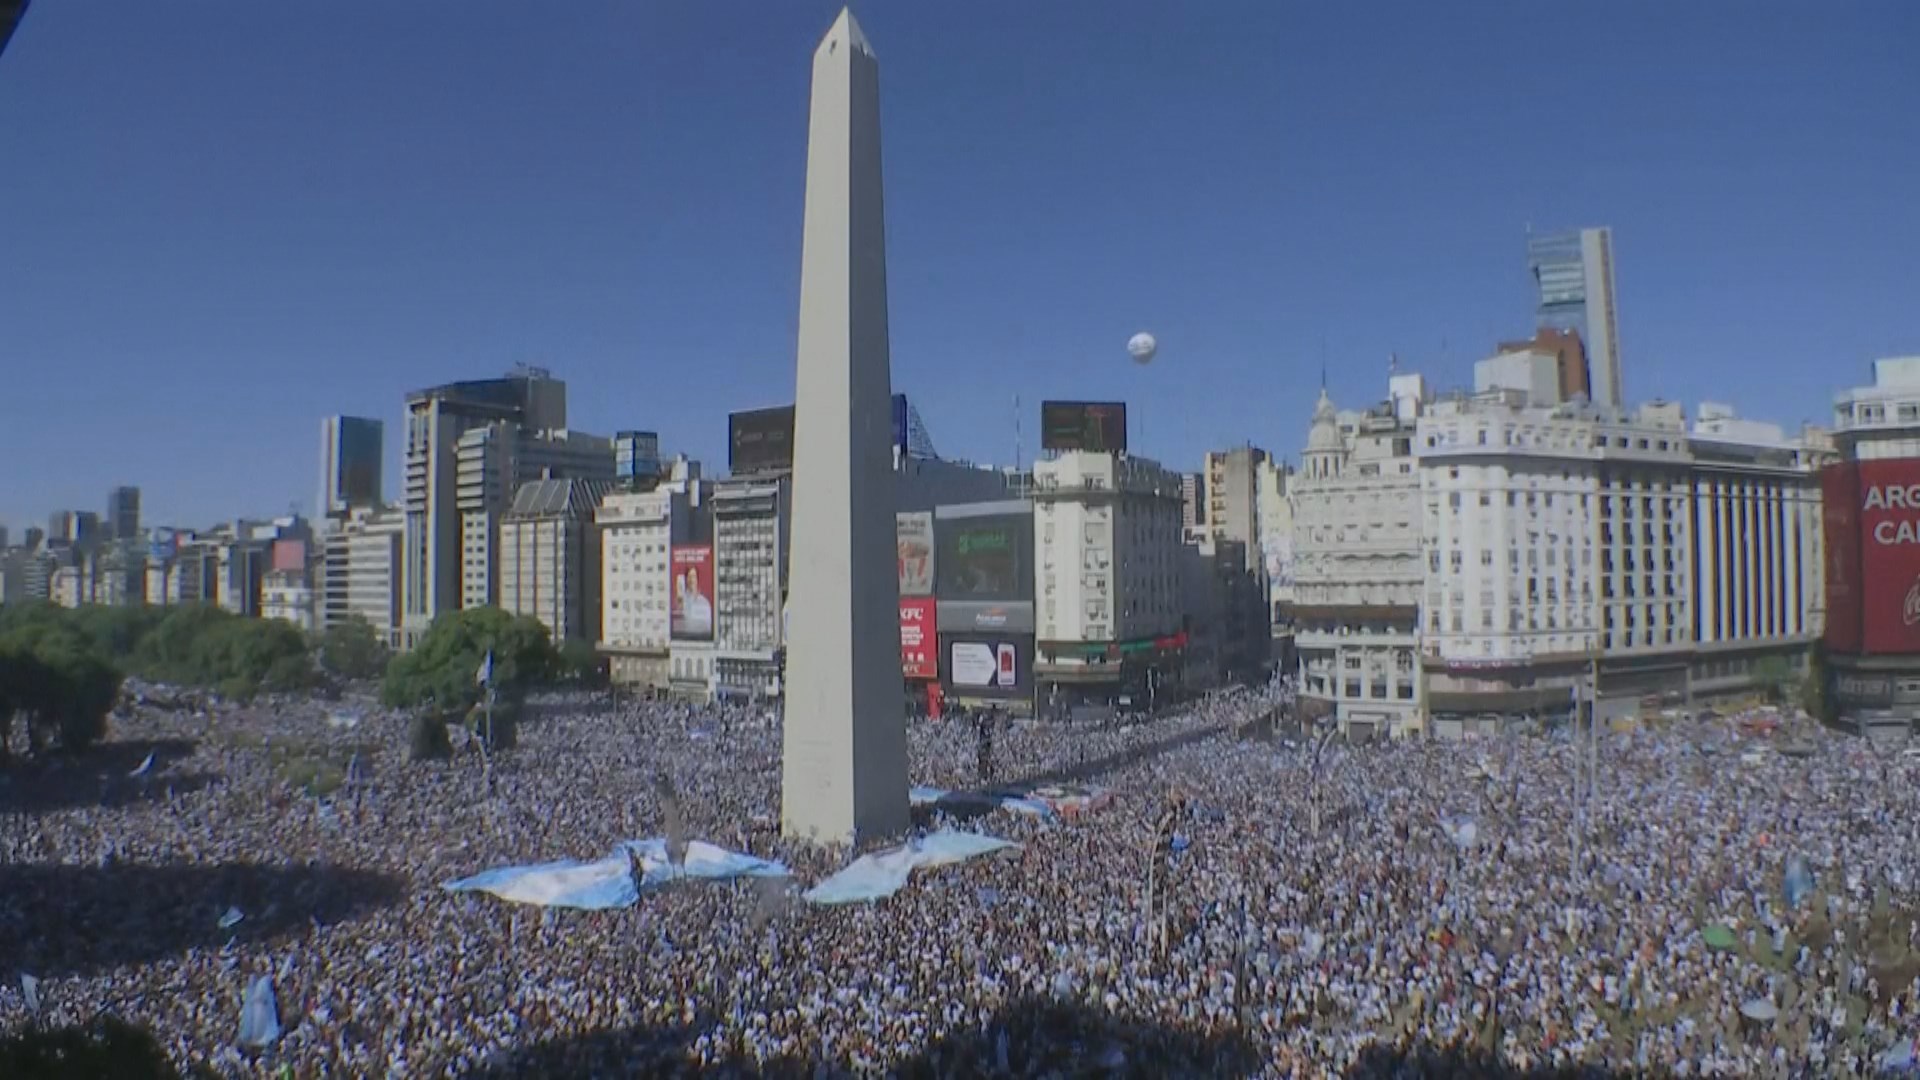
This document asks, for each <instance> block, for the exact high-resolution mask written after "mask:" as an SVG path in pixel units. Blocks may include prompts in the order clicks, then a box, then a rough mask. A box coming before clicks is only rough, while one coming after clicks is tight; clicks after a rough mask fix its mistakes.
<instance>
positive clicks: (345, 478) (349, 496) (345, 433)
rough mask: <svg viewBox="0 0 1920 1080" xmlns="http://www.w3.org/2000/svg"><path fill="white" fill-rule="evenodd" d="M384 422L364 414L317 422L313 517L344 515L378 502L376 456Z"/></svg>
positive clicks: (381, 444)
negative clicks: (317, 486)
mask: <svg viewBox="0 0 1920 1080" xmlns="http://www.w3.org/2000/svg"><path fill="white" fill-rule="evenodd" d="M385 442H386V425H384V424H382V423H381V422H380V421H378V420H370V419H367V418H366V417H364V416H329V417H327V418H326V419H324V420H322V421H320V501H319V504H318V505H316V506H315V507H314V513H315V516H317V517H322V518H326V517H332V516H335V515H338V514H344V513H346V512H347V511H349V510H351V509H353V508H354V507H356V506H378V505H380V486H381V485H380V474H381V465H380V457H381V453H382V452H383V450H384V448H385Z"/></svg>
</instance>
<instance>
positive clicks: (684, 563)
mask: <svg viewBox="0 0 1920 1080" xmlns="http://www.w3.org/2000/svg"><path fill="white" fill-rule="evenodd" d="M671 554H672V559H673V595H672V596H671V597H670V598H669V603H670V604H671V607H669V608H668V611H667V618H668V624H669V629H670V631H671V633H672V636H673V639H674V640H675V641H712V640H713V548H712V547H711V546H710V545H707V544H680V545H675V546H674V548H673V551H672V553H671Z"/></svg>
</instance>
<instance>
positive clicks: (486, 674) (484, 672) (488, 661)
mask: <svg viewBox="0 0 1920 1080" xmlns="http://www.w3.org/2000/svg"><path fill="white" fill-rule="evenodd" d="M473 681H474V683H475V685H478V686H491V685H492V684H493V650H492V649H488V650H487V655H486V657H485V658H483V659H482V660H481V661H480V670H479V671H476V672H474V673H473Z"/></svg>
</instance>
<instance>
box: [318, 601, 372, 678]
mask: <svg viewBox="0 0 1920 1080" xmlns="http://www.w3.org/2000/svg"><path fill="white" fill-rule="evenodd" d="M387 661H388V655H387V646H386V644H385V643H384V642H382V641H381V640H380V635H379V634H377V633H375V632H374V629H373V624H372V623H370V622H368V621H367V620H365V619H363V618H361V617H359V616H358V615H355V616H352V617H350V618H347V619H344V620H342V621H340V622H337V623H334V624H333V625H332V626H329V627H327V629H326V632H325V633H323V634H321V635H320V668H321V670H323V671H325V672H326V673H327V674H329V675H333V676H335V677H337V678H341V679H346V680H349V681H354V680H360V679H376V678H379V677H380V675H381V674H382V673H384V672H385V671H386V670H387Z"/></svg>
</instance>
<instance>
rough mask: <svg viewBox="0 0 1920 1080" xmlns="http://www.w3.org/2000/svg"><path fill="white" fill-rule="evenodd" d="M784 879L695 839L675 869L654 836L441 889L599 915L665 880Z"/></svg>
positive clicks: (757, 862)
mask: <svg viewBox="0 0 1920 1080" xmlns="http://www.w3.org/2000/svg"><path fill="white" fill-rule="evenodd" d="M635 861H638V862H639V864H640V868H641V869H640V881H639V882H638V884H636V883H635V881H634V867H633V864H634V862H635ZM786 874H787V868H786V867H784V866H782V865H780V864H779V863H777V862H772V861H770V860H767V859H760V858H755V857H754V856H752V855H745V854H742V853H740V852H737V851H728V850H727V849H726V848H723V847H717V846H715V845H713V844H708V843H705V842H703V841H699V840H691V841H688V843H687V851H686V855H685V856H684V858H683V859H682V860H681V861H680V862H679V863H678V864H677V865H676V864H674V863H673V862H671V861H670V860H669V859H668V857H667V841H666V838H664V837H655V838H653V839H650V840H628V841H625V842H624V843H622V844H621V845H620V846H619V847H617V848H615V849H614V850H613V852H612V853H610V854H608V855H607V856H605V857H604V858H600V859H596V860H594V861H593V862H581V861H579V860H577V859H560V860H557V861H554V862H550V863H540V864H538V865H534V866H505V867H501V868H499V869H497V870H487V871H483V872H481V873H478V874H475V875H473V876H472V877H465V878H460V879H459V880H457V881H449V882H447V883H446V884H445V885H442V886H441V888H443V889H445V890H447V891H448V892H483V893H490V894H492V895H494V896H497V897H499V898H500V899H502V900H506V901H510V902H512V903H516V904H533V905H536V906H539V907H549V908H554V907H565V908H579V909H582V910H587V911H599V910H603V909H606V908H623V907H631V906H632V905H633V904H635V903H637V902H638V901H639V899H640V890H641V889H642V888H649V889H651V888H655V887H657V886H660V885H664V884H666V883H667V882H669V881H676V880H685V879H689V878H692V879H700V878H706V879H714V880H718V879H722V878H738V877H784V876H786Z"/></svg>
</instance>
